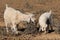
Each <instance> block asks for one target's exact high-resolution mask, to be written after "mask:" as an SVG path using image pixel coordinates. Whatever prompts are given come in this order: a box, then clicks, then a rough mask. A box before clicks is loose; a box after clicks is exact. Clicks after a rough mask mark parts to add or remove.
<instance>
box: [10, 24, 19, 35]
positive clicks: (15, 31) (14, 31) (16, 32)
mask: <svg viewBox="0 0 60 40" xmlns="http://www.w3.org/2000/svg"><path fill="white" fill-rule="evenodd" d="M11 29H12V32H13V33H15V34H18V31H17V28H16V24H13V27H12V28H11Z"/></svg>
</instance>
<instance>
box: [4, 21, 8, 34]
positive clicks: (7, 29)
mask: <svg viewBox="0 0 60 40" xmlns="http://www.w3.org/2000/svg"><path fill="white" fill-rule="evenodd" d="M5 25H6V31H7V33H8V23H7V22H6V20H5Z"/></svg>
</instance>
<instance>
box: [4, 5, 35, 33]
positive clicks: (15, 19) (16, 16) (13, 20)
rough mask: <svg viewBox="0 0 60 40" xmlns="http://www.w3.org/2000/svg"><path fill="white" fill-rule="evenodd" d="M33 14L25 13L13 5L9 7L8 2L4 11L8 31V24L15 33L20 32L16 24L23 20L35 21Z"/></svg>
mask: <svg viewBox="0 0 60 40" xmlns="http://www.w3.org/2000/svg"><path fill="white" fill-rule="evenodd" d="M33 16H34V15H33V14H31V13H30V14H23V13H21V12H20V11H18V10H15V9H13V8H11V7H8V5H7V4H6V9H5V12H4V21H5V25H6V30H7V32H8V26H10V27H11V30H12V32H13V33H16V34H18V30H17V28H16V25H17V24H18V23H20V22H21V21H27V22H30V19H31V20H32V21H33V22H34V20H35V18H33Z"/></svg>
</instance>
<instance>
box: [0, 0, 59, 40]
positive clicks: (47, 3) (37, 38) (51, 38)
mask: <svg viewBox="0 0 60 40" xmlns="http://www.w3.org/2000/svg"><path fill="white" fill-rule="evenodd" d="M6 3H7V4H8V5H9V6H11V7H13V8H15V9H18V10H21V9H23V12H34V13H35V14H36V17H37V18H38V17H39V16H40V15H41V14H42V13H44V12H45V11H49V10H52V14H53V19H54V25H55V26H56V28H57V27H58V26H60V0H0V35H1V36H0V40H60V35H59V34H55V32H53V33H48V34H40V33H36V34H22V35H19V36H10V35H7V36H4V35H3V29H1V28H2V27H5V24H4V21H3V20H4V19H3V14H4V10H5V4H6ZM20 25H22V26H23V25H25V24H20ZM55 26H54V27H55Z"/></svg>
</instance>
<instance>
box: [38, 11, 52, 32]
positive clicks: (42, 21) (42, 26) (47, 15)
mask: <svg viewBox="0 0 60 40" xmlns="http://www.w3.org/2000/svg"><path fill="white" fill-rule="evenodd" d="M50 17H51V10H50V11H49V12H45V13H44V14H42V15H41V16H40V17H39V25H40V28H39V31H41V30H42V31H45V33H46V28H47V26H48V25H47V24H46V22H47V20H48V19H50ZM50 21H51V20H50Z"/></svg>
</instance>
